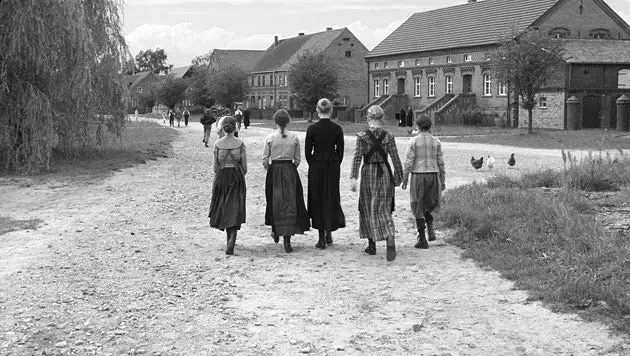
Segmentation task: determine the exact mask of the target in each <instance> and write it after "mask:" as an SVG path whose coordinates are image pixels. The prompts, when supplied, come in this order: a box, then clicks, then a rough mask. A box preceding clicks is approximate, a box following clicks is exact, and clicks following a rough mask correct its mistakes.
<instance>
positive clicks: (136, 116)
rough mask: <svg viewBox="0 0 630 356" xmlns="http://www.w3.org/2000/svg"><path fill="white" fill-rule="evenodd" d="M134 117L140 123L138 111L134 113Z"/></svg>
mask: <svg viewBox="0 0 630 356" xmlns="http://www.w3.org/2000/svg"><path fill="white" fill-rule="evenodd" d="M133 116H134V117H135V119H136V121H138V109H136V111H134V113H133Z"/></svg>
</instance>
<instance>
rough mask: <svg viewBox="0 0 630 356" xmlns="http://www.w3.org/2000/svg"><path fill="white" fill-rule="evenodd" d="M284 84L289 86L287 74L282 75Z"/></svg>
mask: <svg viewBox="0 0 630 356" xmlns="http://www.w3.org/2000/svg"><path fill="white" fill-rule="evenodd" d="M284 86H285V87H286V86H289V75H288V74H285V75H284Z"/></svg>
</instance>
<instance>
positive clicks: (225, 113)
mask: <svg viewBox="0 0 630 356" xmlns="http://www.w3.org/2000/svg"><path fill="white" fill-rule="evenodd" d="M226 116H230V117H232V111H231V110H230V109H225V110H223V116H221V117H220V118H219V119H218V121H217V136H219V138H221V137H223V136H225V133H224V132H223V129H222V127H223V126H222V125H221V119H223V118H224V117H226ZM235 121H236V119H235ZM238 131H239V128H238V125H236V131H234V137H238Z"/></svg>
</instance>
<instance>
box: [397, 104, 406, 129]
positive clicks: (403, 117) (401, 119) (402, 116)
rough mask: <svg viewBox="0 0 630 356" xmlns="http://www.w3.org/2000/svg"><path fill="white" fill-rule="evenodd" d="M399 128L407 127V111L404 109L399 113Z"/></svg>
mask: <svg viewBox="0 0 630 356" xmlns="http://www.w3.org/2000/svg"><path fill="white" fill-rule="evenodd" d="M398 126H400V127H405V126H407V112H406V111H405V108H404V107H403V108H400V112H399V113H398Z"/></svg>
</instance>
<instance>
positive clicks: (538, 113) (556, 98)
mask: <svg viewBox="0 0 630 356" xmlns="http://www.w3.org/2000/svg"><path fill="white" fill-rule="evenodd" d="M540 97H544V98H545V99H546V104H547V106H546V107H540V106H539V105H536V107H535V108H534V109H533V110H532V119H533V124H532V127H535V128H547V129H564V128H565V119H564V111H565V103H566V99H567V97H566V95H565V92H564V90H562V89H558V90H550V91H545V92H541V93H540V94H539V95H537V97H536V99H537V101H538V99H540ZM528 115H529V114H528V112H527V110H525V109H523V108H522V107H520V108H519V127H521V128H526V127H527V125H528V123H529V116H528Z"/></svg>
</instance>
